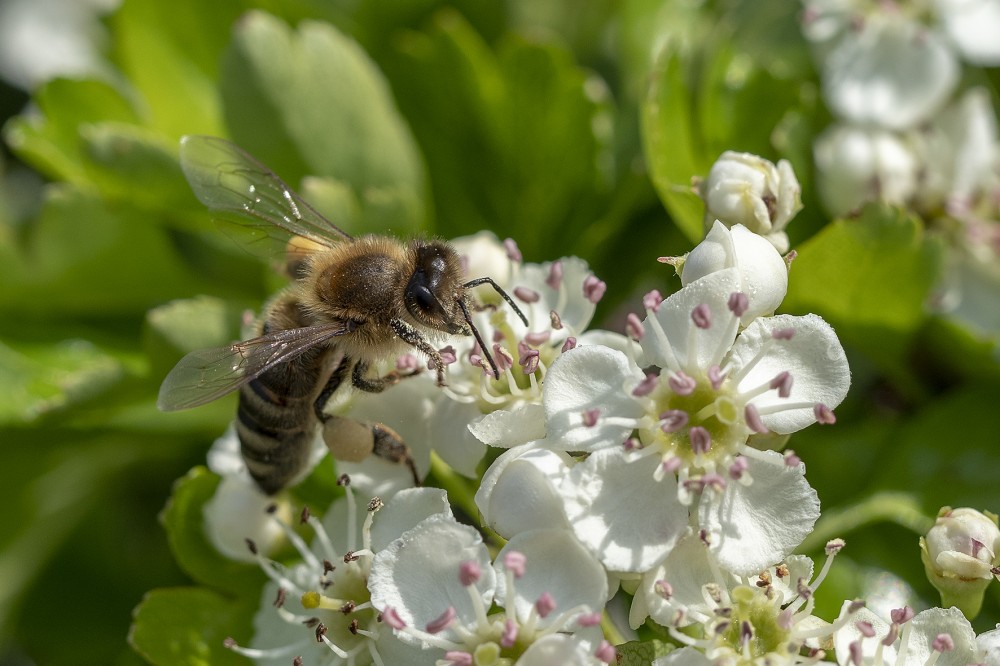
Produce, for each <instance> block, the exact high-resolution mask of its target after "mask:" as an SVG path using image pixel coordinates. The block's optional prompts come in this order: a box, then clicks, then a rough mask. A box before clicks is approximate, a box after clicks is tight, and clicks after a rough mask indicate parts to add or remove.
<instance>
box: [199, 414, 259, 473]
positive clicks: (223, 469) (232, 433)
mask: <svg viewBox="0 0 1000 666" xmlns="http://www.w3.org/2000/svg"><path fill="white" fill-rule="evenodd" d="M208 468H209V469H210V470H212V471H213V472H215V473H216V474H218V475H219V476H231V475H234V474H242V475H243V476H244V477H245V478H246V479H247V480H249V479H250V474H249V473H248V472H247V466H246V463H244V462H243V457H242V456H241V455H240V438H239V436H238V435H237V434H236V424H235V422H232V423H230V424H229V425H228V426H227V427H226V431H225V432H224V433H222V436H221V437H219V438H218V439H216V440H215V442H213V443H212V448H210V449H209V450H208Z"/></svg>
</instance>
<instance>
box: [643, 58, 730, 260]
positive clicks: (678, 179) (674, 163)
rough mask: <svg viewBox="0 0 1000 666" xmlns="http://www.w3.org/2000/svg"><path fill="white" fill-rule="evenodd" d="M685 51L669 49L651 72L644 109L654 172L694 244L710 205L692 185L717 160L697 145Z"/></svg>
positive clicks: (645, 146)
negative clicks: (686, 81) (686, 76)
mask: <svg viewBox="0 0 1000 666" xmlns="http://www.w3.org/2000/svg"><path fill="white" fill-rule="evenodd" d="M683 69H684V68H683V64H682V61H681V58H680V55H679V54H677V53H667V54H665V55H664V57H663V58H662V59H661V61H660V62H659V63H658V65H657V66H656V68H655V69H654V70H653V72H652V73H651V75H650V76H651V80H650V86H649V93H648V96H647V98H646V100H645V102H644V103H643V107H642V143H643V152H644V153H645V155H646V162H647V163H648V164H649V171H650V176H651V177H652V180H653V185H655V186H656V191H657V193H658V194H659V195H660V200H661V201H663V205H664V206H665V207H666V209H667V210H668V211H669V212H670V216H671V217H672V218H673V220H674V223H675V224H676V225H677V226H678V227H679V228H680V229H681V231H683V232H684V235H685V236H687V237H688V239H689V240H690V241H691V242H692V243H697V242H698V241H699V240H701V238H702V236H703V235H704V234H703V233H702V218H703V217H704V210H705V207H704V205H703V204H702V201H701V199H700V198H699V197H698V195H697V194H696V193H695V192H694V189H693V188H692V186H691V178H692V177H694V176H695V175H699V174H700V175H704V174H707V173H708V169H709V168H710V167H711V165H712V159H714V157H709V156H707V155H705V154H704V151H702V150H700V149H699V147H698V146H696V145H695V142H694V139H695V137H696V135H697V132H696V130H695V121H694V118H693V113H692V109H691V100H690V99H689V98H688V93H687V90H688V87H687V84H686V83H685V81H684V71H683Z"/></svg>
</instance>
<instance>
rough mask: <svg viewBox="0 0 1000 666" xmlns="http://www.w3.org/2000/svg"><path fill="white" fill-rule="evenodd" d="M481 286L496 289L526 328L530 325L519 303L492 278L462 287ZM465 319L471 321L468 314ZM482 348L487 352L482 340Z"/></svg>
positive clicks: (477, 279) (482, 279) (469, 282)
mask: <svg viewBox="0 0 1000 666" xmlns="http://www.w3.org/2000/svg"><path fill="white" fill-rule="evenodd" d="M481 284H488V285H490V286H491V287H493V288H494V289H496V292H497V293H498V294H500V295H501V296H503V300H505V301H507V304H508V305H509V306H510V307H511V309H512V310H513V311H514V312H516V313H517V316H518V317H520V318H521V321H522V322H524V325H525V326H527V325H528V318H527V317H525V316H524V313H523V312H521V308H519V307H517V303H515V302H514V299H513V298H511V297H510V296H508V295H507V292H506V291H504V290H503V287H501V286H500V285H498V284H497V283H496V282H494V281H493V278H491V277H481V278H476V279H475V280H469V281H468V282H466V283H465V284H464V285H462V286H463V287H466V288H468V287H477V286H479V285H481ZM462 309H463V310H464V309H465V308H462ZM465 319H466V321H468V320H469V317H468V314H466V317H465ZM469 323H470V324H471V323H472V322H469ZM472 330H475V327H473V329H472ZM476 338H477V339H478V338H479V334H478V333H477V334H476ZM480 346H481V347H483V351H486V347H485V346H483V344H482V340H480ZM487 358H489V354H487ZM492 363H493V359H490V364H492ZM493 367H494V368H496V366H493Z"/></svg>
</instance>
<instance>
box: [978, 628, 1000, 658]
mask: <svg viewBox="0 0 1000 666" xmlns="http://www.w3.org/2000/svg"><path fill="white" fill-rule="evenodd" d="M976 647H977V648H979V650H980V652H981V653H982V657H983V661H984V662H985V663H986V666H1000V628H997V629H993V630H991V631H987V632H984V633H982V634H979V636H978V637H977V638H976Z"/></svg>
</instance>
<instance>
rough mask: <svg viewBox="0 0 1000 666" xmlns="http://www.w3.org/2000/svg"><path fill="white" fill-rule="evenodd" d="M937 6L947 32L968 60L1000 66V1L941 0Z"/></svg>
mask: <svg viewBox="0 0 1000 666" xmlns="http://www.w3.org/2000/svg"><path fill="white" fill-rule="evenodd" d="M934 5H935V9H936V10H937V13H938V15H939V16H940V18H941V20H942V22H943V23H944V28H945V32H947V34H948V36H949V37H950V38H951V40H952V41H953V42H955V44H956V45H957V46H958V48H959V50H960V51H961V52H962V55H963V56H965V59H966V60H968V61H969V62H971V63H973V64H975V65H986V66H993V65H1000V39H997V35H1000V2H998V0H937V1H936V2H935V3H934Z"/></svg>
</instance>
